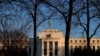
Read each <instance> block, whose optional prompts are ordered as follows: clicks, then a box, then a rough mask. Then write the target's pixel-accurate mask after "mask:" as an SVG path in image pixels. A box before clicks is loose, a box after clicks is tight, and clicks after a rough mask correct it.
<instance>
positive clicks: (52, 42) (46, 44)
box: [28, 30, 100, 56]
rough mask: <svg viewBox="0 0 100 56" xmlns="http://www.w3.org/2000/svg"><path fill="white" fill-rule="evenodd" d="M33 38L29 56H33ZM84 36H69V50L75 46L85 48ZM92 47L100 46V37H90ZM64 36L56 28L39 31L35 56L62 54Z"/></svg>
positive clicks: (59, 55)
mask: <svg viewBox="0 0 100 56" xmlns="http://www.w3.org/2000/svg"><path fill="white" fill-rule="evenodd" d="M32 40H33V39H32V38H31V39H30V43H29V45H28V46H29V49H28V52H29V56H33V53H32V52H33V51H32V50H33V44H34V43H33V41H32ZM86 43H87V41H86V38H70V39H69V50H71V49H73V50H74V49H75V48H78V47H79V48H86ZM90 46H91V48H92V49H95V50H96V49H98V48H100V38H92V39H91V41H90ZM64 48H65V38H64V36H63V33H62V32H60V31H58V30H45V31H42V32H40V33H39V38H37V49H38V50H37V56H64V52H65V51H64V50H65V49H64Z"/></svg>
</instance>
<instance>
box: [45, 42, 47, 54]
mask: <svg viewBox="0 0 100 56" xmlns="http://www.w3.org/2000/svg"><path fill="white" fill-rule="evenodd" d="M44 55H47V42H46V41H45V42H44Z"/></svg>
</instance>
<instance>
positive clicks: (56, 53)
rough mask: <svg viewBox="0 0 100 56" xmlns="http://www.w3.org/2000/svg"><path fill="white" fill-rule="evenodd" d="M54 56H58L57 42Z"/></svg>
mask: <svg viewBox="0 0 100 56" xmlns="http://www.w3.org/2000/svg"><path fill="white" fill-rule="evenodd" d="M55 55H57V56H58V42H57V41H56V42H55Z"/></svg>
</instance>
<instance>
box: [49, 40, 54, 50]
mask: <svg viewBox="0 0 100 56" xmlns="http://www.w3.org/2000/svg"><path fill="white" fill-rule="evenodd" d="M52 48H53V44H52V42H51V41H50V42H49V49H50V51H52Z"/></svg>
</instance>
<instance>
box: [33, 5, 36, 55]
mask: <svg viewBox="0 0 100 56" xmlns="http://www.w3.org/2000/svg"><path fill="white" fill-rule="evenodd" d="M34 11H35V12H34V18H33V23H34V38H33V41H34V43H33V45H34V47H33V56H36V54H37V38H36V34H37V28H36V13H37V5H36V4H35V10H34Z"/></svg>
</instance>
